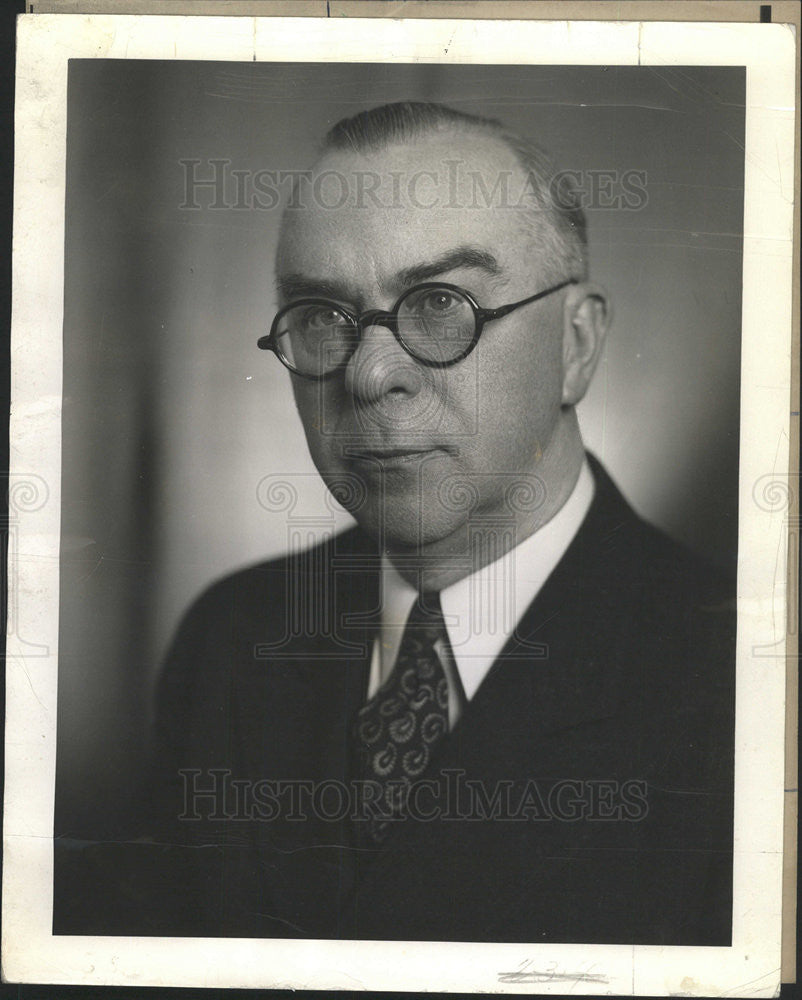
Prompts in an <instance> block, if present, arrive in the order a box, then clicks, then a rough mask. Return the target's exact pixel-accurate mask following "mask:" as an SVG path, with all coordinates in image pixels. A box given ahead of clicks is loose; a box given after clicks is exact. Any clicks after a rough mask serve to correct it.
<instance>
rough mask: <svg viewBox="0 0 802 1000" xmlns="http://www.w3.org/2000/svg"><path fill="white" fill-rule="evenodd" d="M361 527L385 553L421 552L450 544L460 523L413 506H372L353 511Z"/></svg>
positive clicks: (391, 504)
mask: <svg viewBox="0 0 802 1000" xmlns="http://www.w3.org/2000/svg"><path fill="white" fill-rule="evenodd" d="M352 513H353V516H354V517H355V518H356V521H357V523H358V524H359V527H360V528H361V529H362V530H363V531H364V532H365V533H366V534H367V535H369V536H370V537H371V538H373V539H374V540H375V541H376V542H377V544H378V545H379V547H380V548H381V550H382V551H383V552H397V553H405V554H408V555H410V556H413V555H415V554H417V553H423V552H426V551H431V550H432V549H435V550H437V549H439V548H440V547H441V546H443V545H446V546H447V545H448V539H449V538H452V537H453V536H454V534H455V532H457V531H458V530H459V527H460V524H455V523H453V521H452V519H449V518H437V517H432V516H431V515H430V514H428V515H427V513H426V512H425V511H421V510H419V509H416V508H415V505H413V504H395V503H393V502H392V501H390V502H388V503H386V504H385V506H384V509H383V510H380V509H378V506H373V505H370V504H368V505H367V506H366V507H364V508H362V509H361V510H359V511H353V512H352Z"/></svg>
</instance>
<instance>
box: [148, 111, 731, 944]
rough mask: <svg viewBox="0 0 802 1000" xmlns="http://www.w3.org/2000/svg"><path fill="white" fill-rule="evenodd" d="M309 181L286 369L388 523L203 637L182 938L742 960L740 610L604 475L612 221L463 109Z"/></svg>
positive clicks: (400, 127)
mask: <svg viewBox="0 0 802 1000" xmlns="http://www.w3.org/2000/svg"><path fill="white" fill-rule="evenodd" d="M305 182H306V183H305V185H303V186H302V185H301V184H300V181H299V186H298V187H297V188H296V190H295V192H294V195H293V199H292V203H291V205H290V206H289V207H288V208H287V209H286V211H285V215H284V218H283V223H282V230H281V237H280V243H279V248H278V254H277V285H278V292H279V296H280V302H279V306H280V307H279V310H278V313H277V314H276V316H275V319H274V322H273V325H272V329H271V332H270V333H269V335H267V336H266V337H263V338H262V340H261V341H260V343H259V346H260V347H263V348H265V349H267V350H269V351H272V352H273V353H274V354H275V355H276V356H277V358H278V360H279V361H281V362H282V363H283V364H284V365H285V366H286V367H287V368H288V369H289V371H290V372H291V375H290V377H291V379H292V385H293V390H294V394H295V400H296V403H297V407H298V412H299V414H300V416H301V420H302V422H303V425H304V428H305V431H306V437H307V441H308V444H309V449H310V452H311V455H312V458H313V459H314V462H315V464H316V466H317V468H318V469H319V471H320V474H321V476H322V477H323V479H324V480H325V482H326V483H327V485H328V487H329V489H330V490H331V491H332V493H333V494H334V495H335V496H336V497H337V498H338V499H339V500H340V501H341V503H343V504H344V505H345V506H346V507H347V508H348V509H349V510H350V511H351V513H352V514H353V516H354V518H355V520H356V522H357V527H356V528H354V529H352V530H351V531H349V532H347V533H345V534H343V535H340V536H339V537H336V538H330V539H326V540H325V541H324V542H323V543H321V544H320V545H318V546H317V547H316V548H313V549H311V550H308V551H303V552H297V553H290V554H288V556H287V557H286V558H284V559H282V560H279V561H276V562H271V563H266V564H262V565H259V566H256V567H253V568H250V569H246V570H244V571H242V572H239V573H237V574H235V575H233V576H232V577H229V578H227V579H225V580H223V581H221V582H219V583H218V584H216V585H214V586H213V587H212V588H210V589H209V590H208V591H207V593H205V594H204V595H203V596H202V597H201V598H200V599H199V601H198V602H197V603H196V604H195V606H194V607H193V608H192V609H191V610H190V612H189V614H188V615H187V616H186V619H185V621H184V623H183V625H182V627H181V629H180V631H179V634H178V636H177V638H176V640H175V642H174V644H173V648H172V651H171V653H170V657H169V660H168V663H167V666H166V668H165V671H164V674H163V678H162V681H161V685H160V689H159V703H158V717H159V743H158V752H157V755H156V759H157V772H156V773H157V778H156V780H157V782H158V783H159V785H160V786H161V788H160V792H159V794H158V795H156V796H155V798H156V801H157V803H158V806H157V810H156V811H157V813H158V814H159V816H160V823H161V829H162V840H163V841H165V842H166V843H169V844H170V845H172V846H171V847H169V848H168V847H165V848H164V851H166V852H168V853H169V852H172V856H174V861H173V862H170V864H169V865H168V870H169V873H170V874H169V876H168V881H170V880H172V888H171V891H170V893H169V895H170V897H171V900H172V902H173V903H175V902H176V901H178V907H177V909H178V914H179V915H178V916H176V915H175V912H173V915H172V916H171V917H170V918H169V919H168V918H167V917H164V918H163V921H164V923H163V926H162V925H160V924H159V919H161V918H159V917H152V920H153V922H152V924H151V925H150V931H151V932H155V933H162V932H163V933H167V932H171V929H172V932H173V933H193V934H232V935H243V936H287V935H290V936H303V937H322V938H325V937H349V938H392V939H407V940H409V939H413V940H414V939H432V940H438V939H445V940H449V939H453V940H498V941H522V942H524V941H578V942H607V943H646V944H650V943H651V944H709V945H724V944H727V943H728V942H729V940H730V932H731V916H730V907H731V876H732V769H733V673H734V621H733V618H732V606H733V605H732V593H731V591H730V589H729V588H728V586H727V585H726V584H724V585H723V586H722V585H721V584H720V582H719V581H718V580H717V579H716V577H715V575H714V574H712V573H711V572H709V571H708V570H707V569H706V568H705V567H703V566H701V565H700V564H699V563H698V562H697V561H696V560H695V559H694V558H693V557H692V556H690V555H689V554H688V553H686V552H685V551H683V550H681V549H680V547H679V546H677V545H675V544H674V543H673V542H671V541H670V540H668V539H667V538H666V537H664V536H663V535H661V534H660V533H659V532H658V531H656V530H655V529H653V528H652V527H650V526H648V525H646V524H644V523H643V522H642V521H640V520H639V519H638V518H637V516H636V515H635V514H634V513H633V512H632V510H631V509H630V508H629V506H628V505H627V504H626V502H625V501H624V499H623V498H622V497H621V495H620V494H619V493H618V491H617V490H616V488H615V486H614V485H613V484H612V482H611V481H610V479H609V478H608V476H607V475H606V473H605V472H604V470H603V469H602V468H601V466H600V465H599V463H598V462H597V461H595V460H594V459H593V458H592V457H591V456H589V455H587V454H586V453H585V449H584V447H583V443H582V438H581V435H580V431H579V425H578V421H577V416H576V410H575V407H576V405H577V404H578V403H579V401H580V400H581V399H582V397H583V395H584V394H585V392H586V390H587V387H588V384H589V382H590V379H591V377H592V375H593V371H594V369H595V367H596V364H597V361H598V358H599V354H600V351H601V349H602V345H603V341H604V337H605V333H606V330H607V326H608V322H609V307H608V303H607V299H606V295H605V293H604V291H603V290H602V289H601V288H600V287H598V286H597V285H595V284H593V283H592V282H590V281H589V279H588V272H587V254H586V238H585V223H584V217H583V214H582V212H581V210H579V209H578V208H577V207H576V206H575V205H574V204H572V202H571V198H570V191H567V190H566V189H565V188H564V187H563V186H562V185H560V184H558V183H557V180H556V178H555V176H554V175H553V174H552V173H551V171H550V169H549V167H548V163H547V161H546V160H545V158H544V157H543V155H542V154H541V153H540V152H539V151H538V149H537V148H536V147H534V146H532V145H529V144H528V143H526V142H525V141H523V140H521V139H520V138H518V137H516V136H513V135H511V134H509V133H507V132H506V131H505V130H504V128H503V127H502V126H501V125H500V124H499V123H497V122H494V121H490V120H487V119H483V118H478V117H474V116H470V115H465V114H462V113H460V112H457V111H453V110H451V109H449V108H445V107H442V106H439V105H433V104H411V103H403V104H394V105H388V106H385V107H380V108H376V109H373V110H371V111H367V112H363V113H361V114H359V115H356V116H355V117H354V118H351V119H348V120H344V121H342V122H340V123H339V124H337V125H335V126H334V128H333V129H332V130H331V131H330V133H329V134H328V136H327V138H326V140H325V144H324V147H323V150H322V153H321V155H320V158H319V159H318V161H317V162H316V164H315V166H314V168H313V170H312V172H311V174H309V175H307V176H306V178H305ZM173 821H174V822H173ZM180 843H183V844H184V845H185V849H184V853H183V854H181V851H182V848H181V847H180V846H176V845H177V844H180ZM168 909H169V908H168ZM172 909H173V910H175V907H172ZM161 912H162V913H166V912H167V910H166V909H164V910H161ZM170 920H172V921H173V923H172V924H170Z"/></svg>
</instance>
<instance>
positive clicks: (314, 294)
mask: <svg viewBox="0 0 802 1000" xmlns="http://www.w3.org/2000/svg"><path fill="white" fill-rule="evenodd" d="M276 288H277V289H278V293H279V295H280V296H281V297H282V298H283V299H285V300H286V301H291V300H292V299H306V298H326V299H338V300H348V298H349V296H348V294H347V290H346V289H345V288H344V287H343V286H342V285H338V284H337V283H336V282H334V281H329V280H328V279H326V278H309V277H307V276H306V275H303V274H280V275H278V276H277V278H276Z"/></svg>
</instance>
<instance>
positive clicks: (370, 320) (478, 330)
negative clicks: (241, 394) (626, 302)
mask: <svg viewBox="0 0 802 1000" xmlns="http://www.w3.org/2000/svg"><path fill="white" fill-rule="evenodd" d="M577 283H578V279H577V278H566V279H565V281H561V282H559V284H556V285H552V286H551V288H546V289H544V290H543V291H542V292H535V294H534V295H530V296H529V297H528V298H526V299H521V300H520V301H519V302H510V303H508V304H507V305H505V306H497V307H496V308H495V309H483V308H482V307H481V306H480V305H479V303H478V302H477V301H476V299H474V297H473V296H472V295H471V294H470V292H467V291H465V289H464V288H460V287H459V285H451V284H449V283H448V282H445V281H424V282H422V283H421V284H419V285H413V286H412V287H411V288H408V289H407V290H406V291H405V292H404V293H403V295H401V296H400V297H399V298H398V299H397V300H396V303H395V305H394V306H393V308H392V309H391V310H390V311H389V312H387V311H385V310H383V309H368V310H366V311H365V312H361V313H356V312H352V311H351V310H350V309H347V308H346V307H345V306H341V305H340V304H339V303H338V302H335V301H334V300H333V299H324V298H316V297H312V298H303V299H295V300H293V301H292V302H288V303H287V305H286V306H283V307H282V308H281V309H279V311H278V312H277V313H276V315H275V317H274V318H273V322H272V324H271V326H270V333H267V334H265V335H264V336H262V337H260V338H259V339H258V340H257V342H256V346H257V347H258V348H260V349H261V350H263V351H272V352H273V353H274V354H275V355H276V357H277V358H278V359H279V361H280V362H281V363H282V364H283V365H284V367H285V368H287V369H288V370H289V371H291V372H292V374H293V375H297V376H298V377H299V378H305V379H310V380H312V381H314V382H321V381H323V380H324V379H327V378H331V377H332V376H333V375H335V374H336V373H337V372H338V371H340V370H341V369H343V368H345V367H346V366H347V365H348V363H349V362H350V360H351V358H352V357H353V356H354V353H355V351H356V349H357V347H358V346H359V343H360V341H361V339H362V333H363V330H364V328H365V327H366V326H383V327H386V328H387V329H388V330H389V331H390V332H391V333H392V335H393V336H394V337H395V339H396V340H397V341H398V343H399V344H400V345H401V347H402V348H403V349H404V350H405V351H406V353H407V354H408V355H409V356H410V357H411V358H413V359H414V360H415V361H417V362H418V364H421V365H424V366H425V367H427V368H450V367H451V366H452V365H455V364H457V363H458V362H460V361H463V360H464V359H465V358H467V357H468V355H469V354H470V353H471V351H472V350H473V349H474V348H475V347H476V345H477V344H478V343H479V337H480V336H481V335H482V331H483V330H484V327H485V324H486V323H492V322H493V320H497V319H501V318H502V317H504V316H508V315H509V314H510V313H511V312H514V310H516V309H520V308H521V307H522V306H528V305H530V303H532V302H537V301H538V300H539V299H543V298H545V297H546V296H547V295H553V294H554V292H559V291H560V290H561V289H563V288H567V287H568V285H575V284H577ZM434 288H442V289H444V290H445V291H448V292H457V293H458V294H459V295H461V296H462V297H463V298H464V299H465V301H466V302H467V303H468V305H469V306H470V307H471V309H472V310H473V316H474V334H473V339H472V340H471V342H470V343H469V344H468V345H467V346H466V347H465V349H464V350H463V351H462V352H461V353H460V354H458V355H457V356H456V357H454V358H449V360H448V361H435V360H434V359H430V358H420V357H418V355H417V354H415V352H414V351H413V350H412V348H411V347H409V345H408V344H405V343H404V340H403V338H402V336H401V334H400V333H399V332H398V309H399V307H400V305H401V303H402V302H403V301H404V300H405V299H406V298H408V297H409V296H410V295H412V294H413V293H414V292H420V291H425V290H426V289H434ZM313 305H326V306H333V307H334V308H335V309H336V311H337V312H339V313H340V314H341V315H342V316H343V317H344V318H345V319H347V320H349V321H350V323H351V324H352V326H353V329H354V330H355V331H356V333H357V337H358V340H357V342H356V346H355V347H354V350H353V351H351V353H350V354H349V355H348V357H347V358H346V360H345V361H341V362H340V363H339V364H337V365H335V366H334V367H333V368H331V369H329V371H326V372H323V373H322V374H320V375H312V374H307V373H306V372H302V371H298V370H297V369H296V368H294V367H293V366H292V365H291V364H290V362H289V361H288V360H287V359H286V358H285V357H284V356H283V355H282V353H281V350H280V348H279V345H278V342H277V341H278V335H277V333H276V328H277V327H278V324H279V321H280V319H281V317H282V316H284V315H285V314H286V313H287V312H289V310H290V309H295V308H297V307H298V306H313Z"/></svg>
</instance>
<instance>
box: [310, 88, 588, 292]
mask: <svg viewBox="0 0 802 1000" xmlns="http://www.w3.org/2000/svg"><path fill="white" fill-rule="evenodd" d="M448 131H452V132H463V133H464V132H466V131H467V132H473V133H478V134H482V135H488V136H491V137H492V138H495V139H498V140H499V142H501V143H503V144H504V145H505V146H507V148H508V149H510V150H512V152H513V153H514V154H515V157H516V159H517V161H518V164H519V165H520V167H521V169H522V170H523V171H524V174H525V177H526V181H527V195H528V198H527V201H528V204H527V205H526V211H527V212H528V213H529V214H530V216H534V218H531V219H530V222H536V223H538V225H537V226H530V231H532V232H533V235H534V237H535V239H536V240H537V242H538V243H539V244H540V245H541V248H542V250H543V253H544V256H545V257H546V258H547V261H550V262H551V264H550V266H549V264H548V263H547V265H546V268H545V269H546V270H548V271H553V272H554V277H572V278H577V279H580V280H581V279H583V278H585V277H586V274H587V223H586V220H585V213H584V212H583V210H582V207H581V203H580V198H579V196H578V193H577V191H576V188H575V187H574V185H573V182H572V181H571V180H570V177H569V176H567V175H565V174H560V173H559V172H558V171H557V170H556V168H555V166H554V162H553V161H552V159H551V157H550V156H549V154H548V153H547V152H546V151H545V150H544V149H543V148H542V147H541V146H539V145H537V144H536V143H534V142H532V141H531V140H529V139H526V138H523V137H522V136H519V135H516V134H515V133H513V132H511V131H509V130H508V129H507V128H506V127H505V126H504V125H503V124H502V123H501V122H500V121H498V120H497V119H495V118H484V117H482V116H480V115H471V114H467V113H465V112H463V111H457V110H456V109H454V108H450V107H447V106H446V105H444V104H435V103H427V102H416V101H399V102H397V103H394V104H383V105H381V106H379V107H376V108H370V109H369V110H367V111H360V112H359V114H356V115H353V116H352V117H350V118H343V119H341V120H340V121H338V122H337V123H336V124H335V125H334V126H332V128H331V129H329V131H328V132H327V133H326V136H325V138H324V140H323V145H322V150H321V152H323V153H325V152H327V151H330V150H350V151H354V152H359V153H367V152H375V151H379V150H382V149H386V148H387V146H390V145H393V144H396V143H405V142H411V141H413V140H415V139H418V138H421V137H423V136H426V135H431V134H432V133H437V132H448ZM544 221H545V222H546V227H545V231H544V228H543V222H544Z"/></svg>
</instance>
